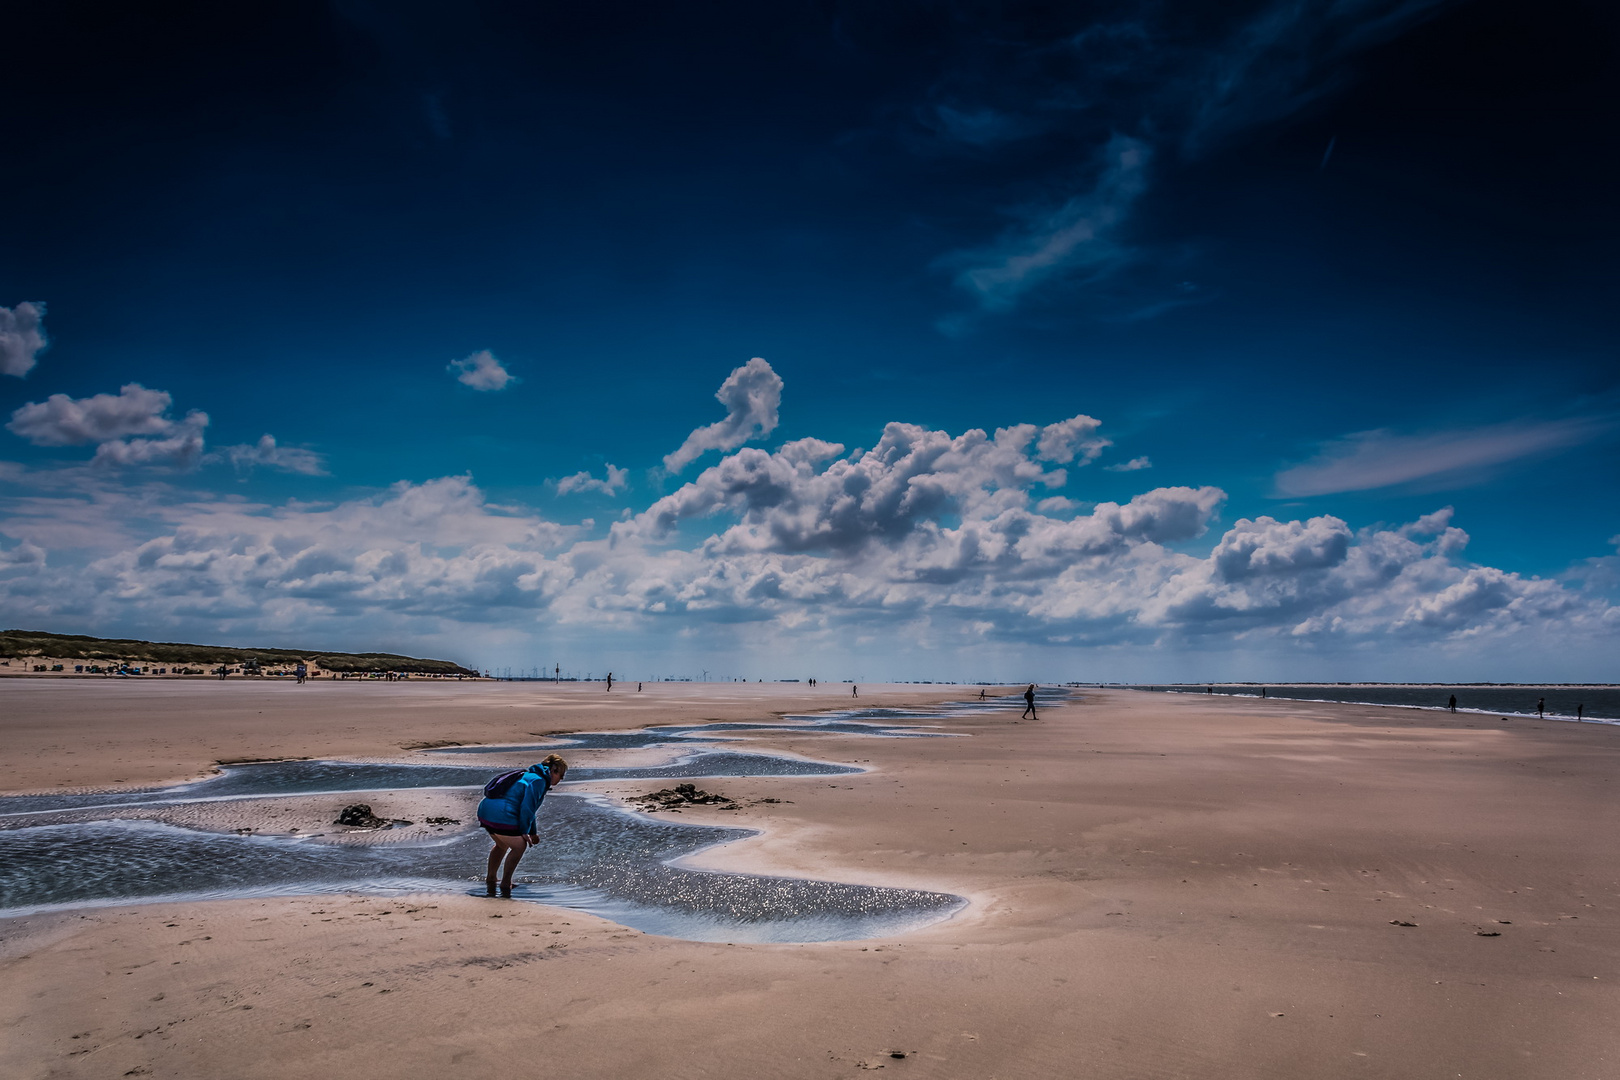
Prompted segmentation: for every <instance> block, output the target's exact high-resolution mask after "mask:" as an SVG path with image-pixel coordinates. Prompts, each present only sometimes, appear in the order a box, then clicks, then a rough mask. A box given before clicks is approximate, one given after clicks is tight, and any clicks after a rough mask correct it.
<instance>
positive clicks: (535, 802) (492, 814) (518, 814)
mask: <svg viewBox="0 0 1620 1080" xmlns="http://www.w3.org/2000/svg"><path fill="white" fill-rule="evenodd" d="M550 787H551V770H550V769H548V768H546V767H545V766H544V765H530V766H529V767H528V769H527V770H525V771H524V773H523V775H522V776H520V777H518V778H517V779H516V780H514V781H513V782H512V786H511V787H509V788H507V789H506V794H505V796H503V797H502V798H499V799H485V800H484V801H483V802H481V803H479V804H478V820H479V821H482V822H486V823H488V824H490V825H499V826H502V827H503V828H507V829H516V830H517V831H518V832H521V833H524V834H525V835H528V834H532V833H533V832H534V816H535V814H537V813H538V812H539V811H540V803H541V802H542V801H543V800H544V799H545V797H546V792H547V791H548V790H549V789H550Z"/></svg>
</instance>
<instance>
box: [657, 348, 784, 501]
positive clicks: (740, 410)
mask: <svg viewBox="0 0 1620 1080" xmlns="http://www.w3.org/2000/svg"><path fill="white" fill-rule="evenodd" d="M714 396H715V398H716V399H718V400H719V402H720V404H722V405H724V406H725V407H726V418H725V419H724V420H717V421H715V422H714V423H712V424H710V425H708V426H707V427H700V428H698V429H697V430H696V431H694V432H692V434H690V435H688V436H687V437H686V441H685V442H683V443H681V445H680V447H679V449H677V450H676V451H675V452H674V453H671V454H668V455H666V456H665V458H664V468H666V469H668V470H669V471H670V472H672V473H675V472H680V471H681V470H682V469H684V468H686V466H688V465H690V464H691V463H692V462H693V461H696V460H697V459H698V458H699V457H701V456H702V455H703V454H704V453H705V452H707V451H709V450H732V449H735V448H736V447H739V446H741V445H742V444H743V443H745V442H747V441H748V440H749V439H755V438H764V437H765V436H767V435H769V434H770V433H771V432H773V431H775V430H776V421H777V409H778V407H779V406H780V405H781V404H782V378H781V376H779V375H777V374H776V372H775V371H773V370H772V369H771V365H770V364H768V363H766V362H765V361H764V359H762V358H761V357H758V356H756V357H754V358H753V359H752V360H750V361H748V363H746V364H744V365H743V366H742V367H740V368H737V369H736V370H735V371H733V372H732V373H731V374H730V375H728V376H726V381H725V382H723V383H721V384H720V389H719V391H718V392H717V393H716V394H715V395H714Z"/></svg>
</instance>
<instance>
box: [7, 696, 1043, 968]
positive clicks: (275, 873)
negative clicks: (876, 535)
mask: <svg viewBox="0 0 1620 1080" xmlns="http://www.w3.org/2000/svg"><path fill="white" fill-rule="evenodd" d="M1043 696H1046V695H1043ZM1055 700H1056V699H1055V698H1054V699H1053V703H1055ZM1018 704H1019V705H1020V706H1021V705H1022V702H1019V703H1018ZM1007 707H1009V706H1008V704H1007V702H1006V700H1005V699H1000V700H996V699H992V701H990V702H986V703H984V704H982V705H981V704H980V703H978V702H972V703H962V704H960V705H951V706H945V707H941V708H939V709H936V710H931V711H907V712H900V711H897V710H849V711H847V712H842V713H837V714H832V715H827V716H816V717H789V718H787V719H786V721H784V722H783V723H774V724H773V723H761V724H757V725H751V724H708V725H682V726H679V727H663V728H645V729H641V730H639V731H632V732H615V733H611V734H606V733H585V734H578V735H567V736H559V737H558V738H557V739H556V740H553V741H551V742H549V743H547V744H544V745H536V746H533V747H529V746H524V747H517V746H506V747H452V748H446V751H448V752H454V753H482V754H490V755H495V756H501V755H504V756H506V757H508V758H510V757H511V756H512V755H513V754H514V753H526V752H528V751H530V750H539V749H549V748H551V747H555V746H571V747H577V748H581V749H585V748H591V749H635V748H649V747H659V746H668V745H671V744H674V745H675V746H676V747H677V751H676V753H675V754H674V755H672V759H671V760H670V761H668V762H666V763H665V764H662V765H654V766H639V767H614V766H611V765H596V766H584V765H581V766H579V767H576V768H572V769H570V770H569V773H568V781H569V786H572V784H573V783H576V782H581V781H589V780H633V779H647V780H665V779H677V778H698V777H723V776H737V777H742V776H749V777H759V776H834V775H840V774H849V773H858V772H861V771H863V770H861V769H858V768H855V767H852V766H848V765H837V764H833V763H830V762H819V761H809V760H805V759H802V758H794V757H787V756H780V755H774V754H755V753H745V752H742V751H739V750H732V749H709V748H707V747H705V746H703V745H702V744H703V743H712V742H715V741H720V739H723V738H724V735H723V734H722V733H726V732H739V731H744V730H755V731H758V730H764V729H784V728H786V729H791V730H794V731H795V732H798V731H814V730H820V731H825V732H827V733H833V732H838V733H843V734H863V735H872V736H874V737H886V738H915V737H920V736H926V735H942V734H947V733H946V732H941V731H929V730H926V729H919V728H916V727H912V726H910V725H906V724H901V723H900V721H901V720H902V719H903V720H906V721H911V722H913V723H915V722H918V721H921V722H927V721H936V722H937V721H940V720H944V719H947V718H948V717H950V716H952V715H957V714H960V713H961V712H963V711H973V712H980V711H987V710H1000V709H1004V708H1007ZM693 743H698V744H699V745H698V746H693V745H691V744H693ZM440 752H445V751H440ZM492 767H493V766H492V765H491V764H481V765H471V764H469V765H451V764H440V763H438V762H435V763H433V764H398V763H391V764H372V763H364V762H342V761H284V762H270V763H263V764H252V765H238V766H231V767H227V768H226V769H224V770H223V771H222V772H221V773H219V774H218V775H216V776H211V777H208V778H206V779H203V780H198V781H195V782H193V783H189V784H179V785H174V786H171V787H166V788H154V789H147V790H139V791H116V792H91V793H83V794H49V795H19V796H9V797H0V915H22V914H29V913H33V912H39V911H45V910H50V909H55V908H60V907H63V906H89V905H95V906H103V905H112V904H124V903H133V902H142V901H150V900H159V899H170V900H174V899H201V898H210V899H211V898H224V897H242V896H271V895H297V894H308V893H325V892H340V891H341V892H363V893H374V894H377V893H383V894H391V893H398V892H421V891H443V890H451V891H456V892H461V891H465V890H466V889H467V888H468V887H469V885H470V884H473V883H477V884H478V891H479V892H480V893H481V892H482V879H483V870H484V856H485V854H486V853H487V851H488V849H489V841H488V839H487V838H486V837H485V836H484V834H483V833H482V831H480V830H477V829H467V830H464V831H461V832H458V833H456V834H454V835H451V836H447V837H435V838H432V839H425V840H419V841H403V842H400V843H394V844H375V845H363V846H361V845H349V844H333V843H327V842H324V841H322V840H320V839H318V838H315V837H296V836H269V835H260V836H253V835H238V834H235V833H220V832H210V831H204V830H199V829H193V828H182V827H179V826H176V825H170V824H166V823H163V822H160V821H151V820H119V814H120V812H121V811H130V810H134V809H137V808H139V809H142V810H147V809H150V808H154V807H156V808H162V807H165V806H181V805H185V804H190V803H198V802H216V801H228V800H236V799H258V798H265V797H278V796H280V797H285V796H295V795H312V794H349V793H353V794H356V795H359V794H363V793H364V792H368V791H388V790H398V789H402V788H475V787H478V786H481V785H482V784H483V783H484V781H485V780H487V779H488V778H489V776H490V775H491V770H492ZM538 827H539V832H540V838H541V845H540V847H539V848H538V849H537V850H536V851H535V852H534V853H532V854H530V855H529V856H528V857H527V858H526V859H524V861H523V863H522V865H521V866H520V871H521V872H520V874H519V878H518V881H519V884H518V887H517V888H516V889H515V890H514V896H515V897H516V898H518V899H524V900H534V901H540V902H544V903H548V904H556V905H559V906H563V907H569V908H574V909H577V910H582V911H587V912H590V913H592V914H596V915H600V916H602V917H604V918H607V919H611V920H613V921H614V922H618V923H621V924H623V925H625V926H629V927H633V928H635V929H638V930H644V931H647V932H648V933H657V934H664V935H668V936H672V937H680V938H687V939H690V940H697V941H833V940H848V939H854V938H866V937H877V936H883V935H888V934H893V933H897V932H899V931H902V930H906V929H911V928H914V927H917V926H920V925H925V924H927V923H931V922H935V921H938V920H939V919H942V918H946V917H948V916H949V915H951V914H952V913H954V912H955V911H957V910H959V909H960V908H961V907H963V906H964V905H965V903H966V901H964V900H963V899H962V898H961V897H957V896H952V895H950V894H948V893H938V892H928V891H923V890H918V889H902V888H883V887H877V886H869V885H851V884H846V883H842V882H834V881H814V880H806V879H800V878H782V877H771V876H765V875H754V874H735V873H718V872H713V871H705V870H696V869H689V868H686V867H683V866H681V865H679V861H680V860H681V859H682V858H684V857H686V856H689V855H692V854H693V853H695V852H698V851H701V850H702V849H704V848H707V847H710V846H712V845H715V844H721V843H727V842H729V841H732V840H738V839H741V838H743V837H746V836H751V835H753V831H752V830H748V829H739V828H726V827H721V826H710V825H696V824H686V823H680V822H674V821H670V820H668V819H665V818H659V819H653V818H650V817H647V816H645V815H643V814H640V813H637V812H634V811H629V810H625V809H623V808H621V807H619V806H618V805H616V804H614V803H611V802H610V801H608V800H607V799H605V798H601V797H597V796H592V795H586V794H570V793H568V792H567V791H566V790H563V789H560V790H558V791H557V792H554V793H553V794H551V795H549V796H547V798H546V805H545V807H544V808H543V809H542V810H541V813H540V818H539V825H538Z"/></svg>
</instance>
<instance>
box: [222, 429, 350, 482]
mask: <svg viewBox="0 0 1620 1080" xmlns="http://www.w3.org/2000/svg"><path fill="white" fill-rule="evenodd" d="M209 458H210V459H211V460H225V461H229V462H230V463H231V464H232V465H234V466H236V469H237V471H238V472H251V471H252V470H253V469H254V468H256V467H258V466H263V467H265V468H268V469H280V470H281V471H282V472H290V473H300V474H302V475H304V476H325V475H326V462H325V459H323V458H322V457H321V455H319V454H317V453H316V452H315V451H313V450H305V449H303V448H301V447H297V446H281V445H278V444H277V442H276V437H275V436H274V435H269V434H265V435H261V436H259V441H258V442H256V443H248V444H243V445H239V446H225V447H221V448H220V449H219V450H217V451H215V452H214V453H212V454H210V455H209Z"/></svg>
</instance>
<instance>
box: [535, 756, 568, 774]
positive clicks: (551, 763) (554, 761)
mask: <svg viewBox="0 0 1620 1080" xmlns="http://www.w3.org/2000/svg"><path fill="white" fill-rule="evenodd" d="M540 764H542V765H544V766H545V767H546V768H548V769H553V770H556V771H557V772H567V771H568V762H566V761H564V760H563V759H562V758H560V757H558V756H557V755H556V754H547V755H546V758H545V760H544V761H542V762H541V763H540Z"/></svg>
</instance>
